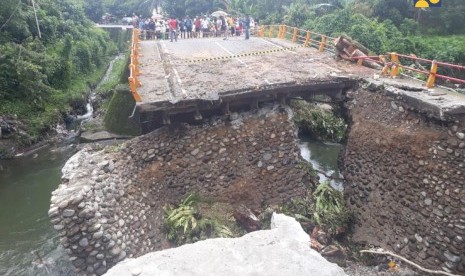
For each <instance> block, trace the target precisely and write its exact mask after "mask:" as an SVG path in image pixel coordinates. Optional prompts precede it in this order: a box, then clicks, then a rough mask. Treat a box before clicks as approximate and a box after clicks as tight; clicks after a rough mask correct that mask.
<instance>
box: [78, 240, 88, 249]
mask: <svg viewBox="0 0 465 276" xmlns="http://www.w3.org/2000/svg"><path fill="white" fill-rule="evenodd" d="M88 245H89V241H88V240H87V238H82V239H81V240H79V246H81V247H86V246H88Z"/></svg>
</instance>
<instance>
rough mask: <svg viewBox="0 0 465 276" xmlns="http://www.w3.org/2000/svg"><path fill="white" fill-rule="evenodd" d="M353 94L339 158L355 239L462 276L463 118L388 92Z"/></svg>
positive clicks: (464, 244)
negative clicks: (419, 108)
mask: <svg viewBox="0 0 465 276" xmlns="http://www.w3.org/2000/svg"><path fill="white" fill-rule="evenodd" d="M418 93H424V92H418ZM350 96H351V97H352V100H351V101H349V102H348V104H347V107H348V109H349V110H348V112H349V114H350V117H351V119H352V124H351V129H350V131H349V134H348V140H347V146H346V150H345V153H344V156H343V158H342V159H343V162H344V169H343V173H344V175H345V177H346V180H347V182H348V184H347V186H346V190H345V195H346V198H347V201H348V203H349V205H350V208H352V209H353V210H354V211H355V212H356V215H357V224H356V226H355V229H354V231H355V233H354V237H353V238H354V240H355V241H357V242H361V243H366V244H372V245H375V246H381V247H383V248H385V249H389V250H392V251H395V252H397V253H399V254H400V255H402V256H405V257H406V258H408V259H410V260H412V261H414V262H417V263H419V264H422V265H423V266H425V267H428V268H432V269H440V270H441V269H443V270H445V271H452V272H455V273H459V274H465V242H464V239H465V189H464V188H465V187H464V186H465V169H464V166H465V140H464V139H465V134H464V133H465V118H463V117H462V118H457V119H456V120H457V121H455V122H435V121H433V120H430V119H428V118H427V117H425V116H423V115H421V114H418V113H417V112H416V111H414V110H412V109H411V108H410V107H409V106H408V104H407V103H406V101H405V99H403V98H402V97H401V96H396V95H387V94H386V93H385V92H369V91H366V90H363V89H359V90H358V91H356V92H354V93H353V94H351V95H350Z"/></svg>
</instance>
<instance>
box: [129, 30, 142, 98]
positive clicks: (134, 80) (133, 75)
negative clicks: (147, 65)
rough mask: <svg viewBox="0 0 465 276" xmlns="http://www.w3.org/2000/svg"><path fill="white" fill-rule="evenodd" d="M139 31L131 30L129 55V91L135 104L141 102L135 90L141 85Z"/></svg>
mask: <svg viewBox="0 0 465 276" xmlns="http://www.w3.org/2000/svg"><path fill="white" fill-rule="evenodd" d="M139 32H140V31H139V30H138V29H133V30H132V41H131V55H130V63H129V78H128V81H129V89H130V90H131V93H132V96H133V97H134V100H135V101H136V102H141V101H142V98H141V96H140V95H139V92H138V91H137V88H139V87H141V86H142V84H141V82H140V81H139V78H138V76H139V75H140V71H139V56H140V53H139V50H140V47H139V42H140V41H139Z"/></svg>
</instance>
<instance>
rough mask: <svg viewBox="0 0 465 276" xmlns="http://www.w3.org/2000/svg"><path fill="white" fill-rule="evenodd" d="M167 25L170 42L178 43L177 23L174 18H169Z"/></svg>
mask: <svg viewBox="0 0 465 276" xmlns="http://www.w3.org/2000/svg"><path fill="white" fill-rule="evenodd" d="M168 25H169V27H170V41H171V42H173V39H174V40H175V41H176V42H178V36H177V34H176V32H177V30H178V21H177V20H176V19H175V18H174V17H171V19H170V21H169V23H168Z"/></svg>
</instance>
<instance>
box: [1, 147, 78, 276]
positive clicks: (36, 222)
mask: <svg viewBox="0 0 465 276" xmlns="http://www.w3.org/2000/svg"><path fill="white" fill-rule="evenodd" d="M73 147H74V146H73V145H64V146H61V147H55V148H45V149H42V150H41V151H38V152H36V153H34V154H31V155H29V156H25V157H20V158H16V159H14V160H8V161H0V275H14V276H22V275H60V276H61V275H74V273H73V269H72V267H71V264H70V263H69V261H68V258H67V256H66V253H65V252H64V250H63V249H62V248H61V247H60V246H59V245H58V244H59V241H58V239H59V237H58V233H57V231H55V230H54V229H53V228H52V225H51V224H50V221H49V219H48V215H47V212H48V208H49V204H50V193H51V192H52V191H53V190H54V189H55V188H56V187H57V186H58V184H59V183H60V177H61V168H62V167H63V165H64V164H65V162H66V160H67V159H68V158H69V157H70V156H71V155H72V154H73V152H74V150H73ZM37 254H38V255H39V256H40V257H41V258H42V259H43V261H40V260H39V257H38V256H37ZM44 263H45V265H44Z"/></svg>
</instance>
